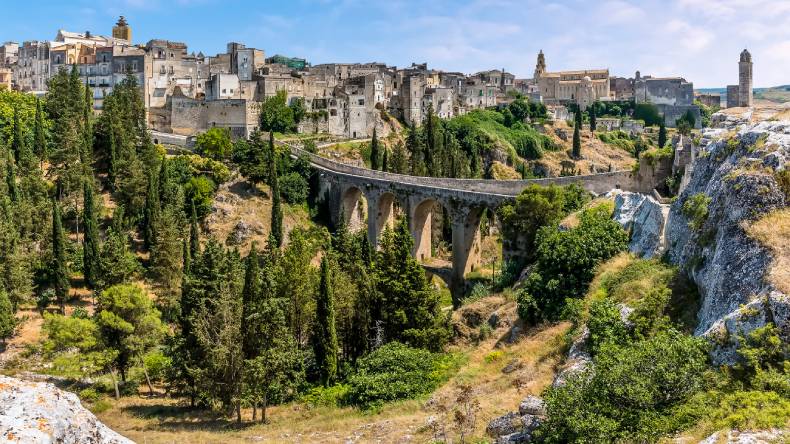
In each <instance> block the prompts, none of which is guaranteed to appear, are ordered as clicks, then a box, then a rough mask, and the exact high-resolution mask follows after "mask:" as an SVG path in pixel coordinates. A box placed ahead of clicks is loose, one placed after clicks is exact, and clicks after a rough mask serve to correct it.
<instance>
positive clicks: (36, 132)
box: [33, 98, 49, 162]
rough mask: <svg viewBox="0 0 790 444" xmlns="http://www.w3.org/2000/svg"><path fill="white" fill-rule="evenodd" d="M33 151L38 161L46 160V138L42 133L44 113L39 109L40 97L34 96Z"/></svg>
mask: <svg viewBox="0 0 790 444" xmlns="http://www.w3.org/2000/svg"><path fill="white" fill-rule="evenodd" d="M33 148H34V149H33V152H34V153H35V154H36V156H38V159H39V161H40V162H43V161H45V160H47V153H48V152H49V149H48V147H47V138H46V135H45V134H44V113H43V111H42V110H41V99H39V98H36V119H35V121H34V124H33Z"/></svg>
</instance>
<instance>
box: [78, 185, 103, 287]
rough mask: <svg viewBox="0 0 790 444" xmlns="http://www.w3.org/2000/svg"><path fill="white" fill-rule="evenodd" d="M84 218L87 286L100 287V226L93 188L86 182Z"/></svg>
mask: <svg viewBox="0 0 790 444" xmlns="http://www.w3.org/2000/svg"><path fill="white" fill-rule="evenodd" d="M82 196H83V197H82V198H83V206H84V208H83V210H82V211H83V216H82V218H83V219H84V222H83V223H84V224H85V228H84V230H85V234H84V236H83V245H82V254H83V259H82V262H83V269H84V270H85V284H86V285H87V286H88V288H92V289H95V288H97V287H98V285H97V281H98V278H99V267H100V262H99V260H100V257H99V226H98V221H97V218H96V210H95V207H94V206H95V204H94V201H93V187H92V186H91V184H90V183H89V182H88V181H87V180H86V181H85V184H83V191H82Z"/></svg>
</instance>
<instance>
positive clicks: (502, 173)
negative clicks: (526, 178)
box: [491, 160, 521, 180]
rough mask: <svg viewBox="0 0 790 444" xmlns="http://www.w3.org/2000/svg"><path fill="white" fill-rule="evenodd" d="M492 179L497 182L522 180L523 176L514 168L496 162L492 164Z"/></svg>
mask: <svg viewBox="0 0 790 444" xmlns="http://www.w3.org/2000/svg"><path fill="white" fill-rule="evenodd" d="M491 177H492V178H493V179H496V180H518V179H521V174H519V173H518V171H516V170H515V169H514V168H513V167H511V166H508V165H505V164H504V163H502V162H499V161H496V160H495V161H494V162H493V163H492V164H491Z"/></svg>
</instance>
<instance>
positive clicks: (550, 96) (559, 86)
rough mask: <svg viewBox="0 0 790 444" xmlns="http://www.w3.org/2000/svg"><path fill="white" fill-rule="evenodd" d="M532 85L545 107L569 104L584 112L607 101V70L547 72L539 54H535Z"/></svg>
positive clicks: (544, 58)
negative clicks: (535, 62) (547, 105)
mask: <svg viewBox="0 0 790 444" xmlns="http://www.w3.org/2000/svg"><path fill="white" fill-rule="evenodd" d="M533 82H534V83H535V84H536V85H537V87H538V91H539V92H540V95H541V97H542V98H543V102H544V103H546V104H549V105H552V104H554V105H556V104H562V103H568V102H573V103H576V104H577V105H579V106H580V107H581V108H582V109H586V108H587V107H588V106H589V105H590V104H592V103H593V102H595V101H596V100H609V69H587V70H580V71H557V72H548V71H546V57H545V56H544V54H543V50H541V51H540V53H539V54H538V62H537V64H536V65H535V75H534V77H533Z"/></svg>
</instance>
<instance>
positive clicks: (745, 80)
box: [727, 49, 754, 108]
mask: <svg viewBox="0 0 790 444" xmlns="http://www.w3.org/2000/svg"><path fill="white" fill-rule="evenodd" d="M753 95H754V89H753V85H752V55H751V54H750V53H749V51H748V50H746V49H744V50H743V51H741V58H740V60H739V61H738V84H737V85H727V108H732V107H736V106H743V107H750V106H752V102H753Z"/></svg>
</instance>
